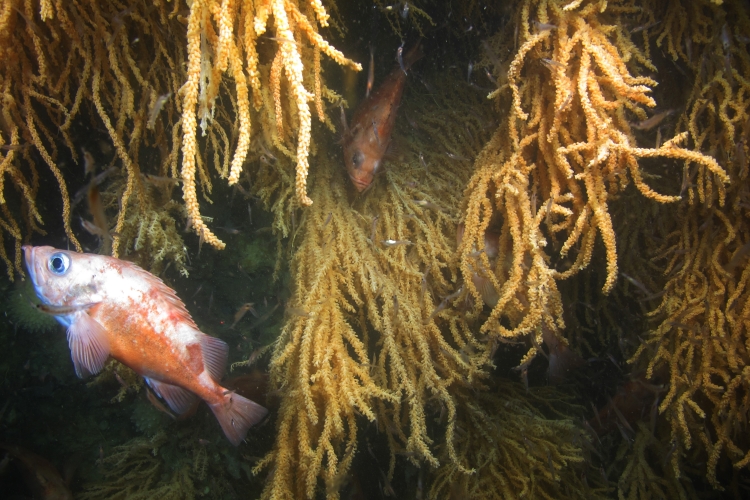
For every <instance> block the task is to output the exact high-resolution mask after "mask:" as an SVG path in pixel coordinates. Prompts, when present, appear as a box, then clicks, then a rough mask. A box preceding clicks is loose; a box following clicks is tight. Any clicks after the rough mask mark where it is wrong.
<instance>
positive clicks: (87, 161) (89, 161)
mask: <svg viewBox="0 0 750 500" xmlns="http://www.w3.org/2000/svg"><path fill="white" fill-rule="evenodd" d="M81 152H82V153H83V175H84V176H86V177H88V176H89V174H93V173H94V171H95V170H96V161H94V155H92V154H91V153H89V152H88V151H87V150H85V149H83V148H81Z"/></svg>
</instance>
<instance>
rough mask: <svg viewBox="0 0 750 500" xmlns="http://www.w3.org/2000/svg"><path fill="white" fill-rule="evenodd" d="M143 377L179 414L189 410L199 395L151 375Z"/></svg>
mask: <svg viewBox="0 0 750 500" xmlns="http://www.w3.org/2000/svg"><path fill="white" fill-rule="evenodd" d="M143 378H144V379H145V380H146V383H147V384H148V385H149V387H151V388H152V389H153V390H154V392H155V393H156V395H157V396H159V397H160V398H162V399H163V400H164V401H166V402H167V405H169V408H170V409H171V410H172V411H173V412H175V413H177V414H178V415H182V414H183V413H185V412H187V411H188V410H189V409H190V408H191V407H192V406H193V404H195V401H196V400H197V399H198V396H196V395H195V394H193V393H192V392H190V391H188V390H187V389H183V388H182V387H179V386H177V385H172V384H167V383H164V382H159V381H158V380H154V379H152V378H149V377H143Z"/></svg>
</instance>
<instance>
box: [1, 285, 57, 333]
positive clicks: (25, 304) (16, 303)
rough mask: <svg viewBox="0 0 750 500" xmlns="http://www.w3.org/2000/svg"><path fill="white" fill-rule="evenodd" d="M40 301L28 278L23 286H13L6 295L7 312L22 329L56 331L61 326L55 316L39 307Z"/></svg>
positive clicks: (35, 331) (42, 331)
mask: <svg viewBox="0 0 750 500" xmlns="http://www.w3.org/2000/svg"><path fill="white" fill-rule="evenodd" d="M39 303H40V300H39V298H38V297H37V296H36V292H35V291H34V285H33V284H32V283H31V281H30V280H26V281H25V282H24V283H23V285H22V286H21V287H13V288H11V289H10V290H9V291H8V292H6V296H5V312H6V313H7V314H8V318H9V319H10V320H11V321H12V322H13V323H14V324H15V325H16V326H17V327H18V328H20V329H22V330H25V331H27V332H29V333H34V334H40V333H48V332H52V331H54V330H55V329H56V328H58V327H59V326H60V324H59V323H58V322H57V320H55V318H54V317H52V316H50V315H49V314H45V313H43V312H41V311H40V310H39V309H37V307H36V306H37V304H39Z"/></svg>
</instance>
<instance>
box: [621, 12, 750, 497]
mask: <svg viewBox="0 0 750 500" xmlns="http://www.w3.org/2000/svg"><path fill="white" fill-rule="evenodd" d="M714 3H715V4H722V2H714ZM714 3H711V2H707V1H704V2H670V3H669V5H668V6H665V5H662V4H661V3H659V4H654V5H653V6H652V8H653V10H652V13H653V14H654V15H656V16H658V17H659V18H662V19H664V26H663V27H662V28H661V29H659V30H658V32H657V34H658V36H657V37H656V43H657V44H658V45H660V46H663V47H664V48H665V49H666V51H667V52H668V53H669V55H670V56H671V57H672V58H673V59H674V60H675V61H678V63H679V64H682V65H684V66H685V67H687V68H688V69H689V71H690V75H691V77H692V78H693V80H692V82H693V83H692V91H691V93H690V96H689V98H688V101H687V105H686V107H685V109H684V112H683V113H682V116H681V117H680V119H679V122H678V128H680V129H682V130H685V131H687V132H688V135H689V137H690V141H691V142H692V145H693V147H694V149H695V150H700V151H707V152H708V153H709V154H711V155H712V156H715V157H716V158H717V159H718V160H719V162H720V163H721V164H722V165H723V166H724V167H725V169H726V172H727V176H728V178H729V180H730V182H729V184H728V185H725V184H724V183H723V182H721V181H722V179H721V178H719V177H717V176H714V175H712V173H711V171H709V170H708V169H707V168H705V166H704V165H698V166H697V167H696V166H690V165H687V164H686V165H685V166H684V175H683V179H684V181H683V186H684V188H683V189H684V191H685V193H686V198H687V199H686V200H685V201H684V202H682V203H681V204H680V206H679V208H678V210H677V217H676V221H675V224H674V226H673V230H672V231H671V233H670V234H668V235H667V237H666V238H665V239H664V241H663V242H662V243H661V244H660V245H659V246H658V247H657V248H653V249H652V253H653V255H654V258H653V262H655V263H657V264H659V265H660V266H661V267H662V268H663V274H664V276H665V277H666V285H665V288H664V292H665V293H664V296H663V298H662V300H661V303H660V304H659V306H658V307H656V308H655V309H654V310H653V311H652V312H651V313H650V316H651V317H652V318H653V321H654V322H655V324H656V325H657V326H656V328H654V329H653V330H652V331H650V332H649V333H648V337H647V338H646V343H645V344H644V345H642V346H641V347H640V348H639V349H638V351H637V352H636V353H635V355H634V356H633V358H632V359H631V362H633V363H636V364H638V365H640V366H643V367H646V368H647V370H648V371H647V374H648V376H651V375H652V374H654V373H657V372H660V371H666V372H667V373H668V377H669V385H668V391H667V392H666V394H664V396H663V398H662V400H661V401H660V405H659V413H660V414H662V415H664V416H665V417H666V420H667V422H668V424H669V431H670V432H669V433H668V434H669V435H668V436H665V439H664V441H665V443H664V445H665V446H664V447H665V448H667V449H673V453H671V455H670V460H669V463H670V464H671V467H670V468H671V473H672V475H673V477H675V478H679V477H680V476H681V474H683V471H684V470H685V469H686V467H685V465H686V464H685V457H701V461H702V462H704V463H705V474H706V477H707V478H708V480H709V482H710V483H711V484H712V485H713V486H714V487H715V488H719V489H721V488H722V484H720V481H719V480H718V479H717V471H718V470H720V469H724V476H726V469H727V468H729V463H731V467H733V468H734V469H735V470H742V469H744V470H745V471H747V470H748V464H750V441H749V440H748V437H747V428H748V420H749V417H750V413H749V412H750V399H748V398H749V396H748V394H749V393H750V392H749V391H750V385H749V384H750V379H749V378H748V368H747V363H748V360H750V354H749V353H748V339H749V335H748V331H749V329H750V290H749V289H748V279H750V265H749V264H748V259H747V257H748V250H750V225H749V224H748V221H749V220H750V218H749V217H748V216H749V215H750V213H749V210H750V191H749V190H748V182H747V180H748V163H747V152H748V149H747V148H748V144H750V115H749V114H748V109H750V92H749V91H750V86H749V85H748V80H750V57H749V55H748V51H747V46H746V44H745V43H744V42H742V41H741V40H743V38H742V37H743V36H744V34H745V33H747V32H748V30H750V18H749V17H748V11H747V7H746V6H743V5H742V3H741V2H733V1H732V2H724V3H723V4H722V5H720V6H719V5H714ZM727 459H728V460H727Z"/></svg>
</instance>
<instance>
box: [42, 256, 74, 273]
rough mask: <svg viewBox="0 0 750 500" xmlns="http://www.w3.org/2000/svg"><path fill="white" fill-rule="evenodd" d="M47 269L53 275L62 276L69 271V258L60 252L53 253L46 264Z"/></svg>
mask: <svg viewBox="0 0 750 500" xmlns="http://www.w3.org/2000/svg"><path fill="white" fill-rule="evenodd" d="M47 267H48V268H49V270H50V271H52V273H53V274H56V275H58V276H62V275H63V274H65V273H67V272H68V269H70V257H68V254H65V253H62V252H58V253H53V254H52V256H51V257H50V258H49V262H47Z"/></svg>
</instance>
